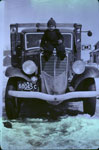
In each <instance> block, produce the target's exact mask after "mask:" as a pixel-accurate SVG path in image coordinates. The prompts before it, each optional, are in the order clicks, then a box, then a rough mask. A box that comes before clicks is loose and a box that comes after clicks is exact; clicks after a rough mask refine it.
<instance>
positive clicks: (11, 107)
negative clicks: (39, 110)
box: [5, 79, 20, 119]
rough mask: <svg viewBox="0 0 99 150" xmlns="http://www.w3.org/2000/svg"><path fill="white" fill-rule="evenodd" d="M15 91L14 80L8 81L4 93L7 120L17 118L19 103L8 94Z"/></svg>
mask: <svg viewBox="0 0 99 150" xmlns="http://www.w3.org/2000/svg"><path fill="white" fill-rule="evenodd" d="M16 89H17V82H16V80H13V79H9V80H8V83H7V87H6V93H5V110H6V114H7V117H8V119H16V118H18V116H19V110H20V104H19V103H20V102H19V101H18V99H17V98H15V97H12V96H10V95H9V94H8V91H9V90H16Z"/></svg>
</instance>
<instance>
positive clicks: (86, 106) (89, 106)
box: [83, 83, 96, 116]
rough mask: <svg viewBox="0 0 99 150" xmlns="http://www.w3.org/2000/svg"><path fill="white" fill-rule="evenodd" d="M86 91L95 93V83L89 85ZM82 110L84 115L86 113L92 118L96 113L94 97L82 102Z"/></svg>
mask: <svg viewBox="0 0 99 150" xmlns="http://www.w3.org/2000/svg"><path fill="white" fill-rule="evenodd" d="M87 90H88V91H95V90H96V88H95V83H91V84H90V85H89V86H88V87H87ZM83 110H84V113H87V114H89V115H91V116H93V115H94V114H95V111H96V97H93V98H87V99H85V100H84V101H83Z"/></svg>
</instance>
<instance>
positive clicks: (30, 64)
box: [22, 60, 37, 75]
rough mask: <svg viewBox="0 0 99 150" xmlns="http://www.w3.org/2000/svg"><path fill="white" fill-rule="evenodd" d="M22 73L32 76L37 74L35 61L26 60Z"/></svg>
mask: <svg viewBox="0 0 99 150" xmlns="http://www.w3.org/2000/svg"><path fill="white" fill-rule="evenodd" d="M22 71H23V72H24V73H25V74H27V75H32V74H34V73H37V66H36V64H35V62H34V61H32V60H26V61H25V62H24V63H23V64H22Z"/></svg>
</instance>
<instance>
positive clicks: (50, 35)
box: [40, 29, 64, 47]
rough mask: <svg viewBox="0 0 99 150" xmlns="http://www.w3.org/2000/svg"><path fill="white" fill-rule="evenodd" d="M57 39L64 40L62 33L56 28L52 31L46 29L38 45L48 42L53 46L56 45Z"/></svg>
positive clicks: (42, 45)
mask: <svg viewBox="0 0 99 150" xmlns="http://www.w3.org/2000/svg"><path fill="white" fill-rule="evenodd" d="M59 39H61V40H62V41H63V40H64V38H63V36H62V34H61V33H60V31H59V30H58V29H54V30H53V31H50V30H49V29H47V30H46V31H45V32H44V35H43V37H42V40H41V45H40V46H41V47H44V46H45V44H47V43H49V44H51V45H53V46H54V47H56V46H57V45H58V40H59Z"/></svg>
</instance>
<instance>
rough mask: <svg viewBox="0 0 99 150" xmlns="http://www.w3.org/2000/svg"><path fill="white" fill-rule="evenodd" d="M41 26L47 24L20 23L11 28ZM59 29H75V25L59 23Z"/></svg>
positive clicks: (12, 25)
mask: <svg viewBox="0 0 99 150" xmlns="http://www.w3.org/2000/svg"><path fill="white" fill-rule="evenodd" d="M37 24H39V25H40V27H46V26H47V24H46V23H19V24H17V23H16V24H11V25H10V27H36V25H37ZM56 26H57V27H71V28H73V27H74V23H57V24H56Z"/></svg>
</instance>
